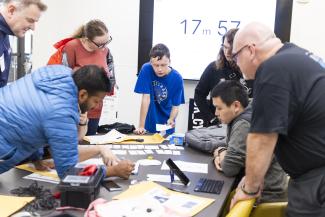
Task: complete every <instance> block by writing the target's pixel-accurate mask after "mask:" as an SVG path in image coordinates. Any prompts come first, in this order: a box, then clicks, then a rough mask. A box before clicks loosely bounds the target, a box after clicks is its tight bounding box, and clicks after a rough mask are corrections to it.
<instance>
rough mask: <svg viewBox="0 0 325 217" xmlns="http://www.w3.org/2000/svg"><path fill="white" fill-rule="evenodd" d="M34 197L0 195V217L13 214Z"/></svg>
mask: <svg viewBox="0 0 325 217" xmlns="http://www.w3.org/2000/svg"><path fill="white" fill-rule="evenodd" d="M34 199H35V197H14V196H6V195H0V217H7V216H10V215H12V214H14V213H15V212H17V211H18V210H20V209H21V208H23V207H24V206H25V205H26V204H28V203H29V202H31V201H33V200H34Z"/></svg>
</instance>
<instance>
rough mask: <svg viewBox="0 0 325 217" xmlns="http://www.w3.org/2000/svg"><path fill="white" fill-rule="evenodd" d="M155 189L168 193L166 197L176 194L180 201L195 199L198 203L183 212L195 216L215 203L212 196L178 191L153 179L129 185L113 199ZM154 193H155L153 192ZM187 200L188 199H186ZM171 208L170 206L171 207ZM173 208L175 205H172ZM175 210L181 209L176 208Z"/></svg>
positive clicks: (149, 192)
mask: <svg viewBox="0 0 325 217" xmlns="http://www.w3.org/2000/svg"><path fill="white" fill-rule="evenodd" d="M155 190H162V191H163V192H164V194H165V195H166V198H171V197H172V196H174V197H175V198H176V199H177V198H179V199H180V200H179V202H180V201H184V202H185V203H186V201H193V202H194V203H196V205H195V206H193V207H192V208H191V209H187V212H186V213H184V212H182V213H181V214H185V215H187V216H194V215H196V214H197V213H199V212H200V211H201V210H203V209H204V208H206V207H207V206H209V205H210V204H211V203H213V202H214V201H215V200H214V199H212V198H206V197H199V196H195V195H191V194H184V193H180V192H176V191H172V190H169V189H167V188H165V187H163V186H161V185H159V184H157V183H155V182H152V181H143V182H140V183H138V184H136V185H132V186H130V187H129V189H128V190H126V191H124V192H122V193H121V194H119V195H117V196H115V197H113V199H117V200H120V199H130V198H135V197H142V196H145V195H148V194H151V193H152V192H154V191H155ZM152 194H153V193H152ZM185 200H186V201H185ZM169 208H170V207H169ZM171 208H172V209H173V207H171ZM173 210H174V211H179V210H175V209H173Z"/></svg>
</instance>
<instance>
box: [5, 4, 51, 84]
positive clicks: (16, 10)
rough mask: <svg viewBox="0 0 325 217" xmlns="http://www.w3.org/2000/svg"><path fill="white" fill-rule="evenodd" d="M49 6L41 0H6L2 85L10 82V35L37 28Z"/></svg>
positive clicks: (23, 33) (21, 33) (18, 35)
mask: <svg viewBox="0 0 325 217" xmlns="http://www.w3.org/2000/svg"><path fill="white" fill-rule="evenodd" d="M46 8H47V6H46V5H45V4H44V3H42V2H41V0H4V1H3V6H2V8H1V13H0V87H3V86H5V85H6V84H7V82H8V76H9V71H10V59H11V53H10V51H11V49H10V43H9V35H14V36H17V37H24V36H25V33H26V32H27V31H28V30H30V29H31V30H34V29H35V23H36V22H37V21H38V20H39V18H40V16H41V12H43V11H45V10H46Z"/></svg>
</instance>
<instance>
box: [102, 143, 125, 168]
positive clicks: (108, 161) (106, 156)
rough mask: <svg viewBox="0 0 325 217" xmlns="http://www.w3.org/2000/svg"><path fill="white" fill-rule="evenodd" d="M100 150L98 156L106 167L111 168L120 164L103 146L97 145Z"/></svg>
mask: <svg viewBox="0 0 325 217" xmlns="http://www.w3.org/2000/svg"><path fill="white" fill-rule="evenodd" d="M98 147H99V150H100V155H101V157H102V158H103V162H104V164H105V165H106V166H113V165H116V164H118V162H120V159H119V158H118V157H117V156H116V155H114V154H113V152H112V151H111V149H109V148H108V147H106V146H105V145H98Z"/></svg>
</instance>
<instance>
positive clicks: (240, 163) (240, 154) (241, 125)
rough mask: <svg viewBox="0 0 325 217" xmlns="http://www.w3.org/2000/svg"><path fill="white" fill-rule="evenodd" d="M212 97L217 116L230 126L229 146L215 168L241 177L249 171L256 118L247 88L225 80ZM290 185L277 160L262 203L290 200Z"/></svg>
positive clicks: (216, 154) (217, 156)
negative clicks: (249, 141) (248, 151)
mask: <svg viewBox="0 0 325 217" xmlns="http://www.w3.org/2000/svg"><path fill="white" fill-rule="evenodd" d="M211 97H212V100H213V105H214V106H215V107H216V113H215V114H216V116H217V117H218V118H219V120H220V121H221V123H223V124H227V139H226V144H227V146H226V147H219V148H217V149H216V150H215V151H214V157H215V159H214V163H215V166H216V168H217V169H218V170H219V171H222V172H223V173H224V174H225V175H226V176H237V175H240V173H241V172H244V168H245V159H246V138H247V135H248V133H249V129H250V120H251V115H252V109H251V106H250V105H249V101H248V95H247V92H246V89H245V87H244V86H242V85H241V84H240V83H239V82H237V81H224V82H221V83H219V84H218V85H217V86H215V87H214V88H213V90H212V92H211ZM242 175H243V174H242ZM286 183H287V176H286V174H285V173H284V171H283V170H282V168H281V167H280V165H279V164H278V162H277V161H276V160H275V158H273V160H272V164H271V166H270V168H269V169H268V171H267V174H266V177H265V181H264V188H263V191H262V197H261V200H260V202H270V201H286V187H287V185H286Z"/></svg>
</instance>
